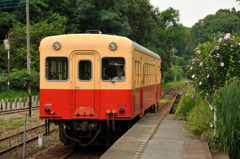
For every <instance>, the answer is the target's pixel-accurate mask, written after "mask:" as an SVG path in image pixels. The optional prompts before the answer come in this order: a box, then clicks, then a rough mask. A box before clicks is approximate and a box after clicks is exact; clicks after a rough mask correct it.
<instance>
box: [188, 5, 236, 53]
mask: <svg viewBox="0 0 240 159" xmlns="http://www.w3.org/2000/svg"><path fill="white" fill-rule="evenodd" d="M239 26H240V19H239V17H237V16H236V15H235V14H233V13H232V12H230V11H229V10H222V9H220V10H219V11H217V12H216V14H214V15H208V16H206V17H205V18H204V19H201V20H199V21H198V22H197V23H196V24H194V25H193V27H192V28H191V30H190V37H189V40H188V43H187V46H186V52H187V54H188V55H189V56H191V55H192V53H193V50H194V49H195V48H196V46H197V45H198V43H204V42H206V41H208V40H209V39H210V37H211V36H212V34H213V33H218V32H224V33H232V31H234V30H237V29H238V27H239Z"/></svg>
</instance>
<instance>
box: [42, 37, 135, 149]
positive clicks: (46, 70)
mask: <svg viewBox="0 0 240 159" xmlns="http://www.w3.org/2000/svg"><path fill="white" fill-rule="evenodd" d="M39 49H40V119H45V120H51V121H53V122H54V123H55V124H57V125H59V135H60V140H61V141H62V142H63V143H64V144H68V143H71V142H72V143H78V144H80V145H82V146H85V145H88V144H102V142H103V141H108V142H111V140H112V139H113V136H114V135H116V133H120V134H121V133H122V131H123V129H124V127H126V121H129V120H132V119H133V118H134V116H132V114H133V112H132V77H131V76H132V72H131V69H126V68H127V67H128V68H132V62H131V58H132V57H131V56H132V54H131V52H132V45H131V41H130V40H129V39H127V38H124V37H118V36H109V35H96V34H74V35H61V36H52V37H47V38H44V39H43V40H42V41H41V44H40V47H39ZM135 114H136V113H135ZM97 136H98V138H96V137H97Z"/></svg>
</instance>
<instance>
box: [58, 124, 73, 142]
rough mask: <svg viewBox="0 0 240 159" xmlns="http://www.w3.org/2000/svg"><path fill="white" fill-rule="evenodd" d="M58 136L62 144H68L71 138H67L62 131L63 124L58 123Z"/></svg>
mask: <svg viewBox="0 0 240 159" xmlns="http://www.w3.org/2000/svg"><path fill="white" fill-rule="evenodd" d="M59 138H60V141H61V142H62V143H63V144H64V145H68V144H70V143H71V140H70V139H69V138H67V137H66V136H65V135H64V133H63V125H59Z"/></svg>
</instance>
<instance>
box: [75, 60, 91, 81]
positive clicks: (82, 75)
mask: <svg viewBox="0 0 240 159" xmlns="http://www.w3.org/2000/svg"><path fill="white" fill-rule="evenodd" d="M78 79H80V80H81V81H82V80H83V81H90V80H91V79H92V63H91V61H89V60H81V61H79V63H78Z"/></svg>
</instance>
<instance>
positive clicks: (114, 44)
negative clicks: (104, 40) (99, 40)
mask: <svg viewBox="0 0 240 159" xmlns="http://www.w3.org/2000/svg"><path fill="white" fill-rule="evenodd" d="M109 49H110V50H112V51H114V50H116V49H117V44H116V43H115V42H111V43H110V44H109Z"/></svg>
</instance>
